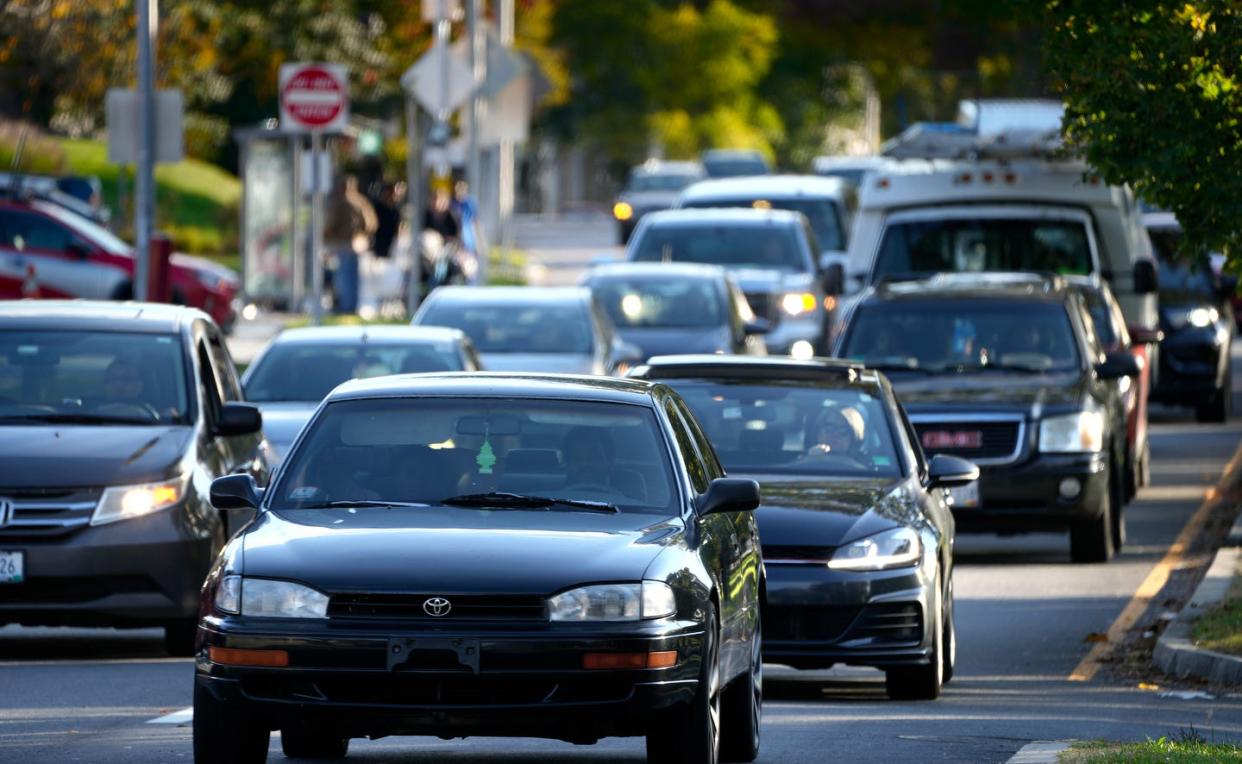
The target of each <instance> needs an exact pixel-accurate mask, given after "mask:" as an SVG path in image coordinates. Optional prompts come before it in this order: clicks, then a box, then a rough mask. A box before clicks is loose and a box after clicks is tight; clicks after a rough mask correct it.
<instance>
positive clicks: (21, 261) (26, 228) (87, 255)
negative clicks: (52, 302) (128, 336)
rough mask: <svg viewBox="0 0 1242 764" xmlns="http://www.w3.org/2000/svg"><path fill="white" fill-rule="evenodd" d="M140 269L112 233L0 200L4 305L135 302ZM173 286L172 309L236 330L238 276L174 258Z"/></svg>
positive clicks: (57, 211) (36, 206)
mask: <svg viewBox="0 0 1242 764" xmlns="http://www.w3.org/2000/svg"><path fill="white" fill-rule="evenodd" d="M134 268H135V264H134V256H133V248H132V247H130V246H129V245H128V244H126V243H125V242H124V241H121V240H120V239H119V238H117V237H116V236H115V235H114V234H113V233H112V232H111V231H109V230H108V229H106V228H104V227H102V226H100V225H97V224H95V223H92V222H91V221H90V220H87V219H86V218H84V217H82V216H80V215H77V214H74V213H73V212H70V211H69V210H67V209H65V208H63V207H61V206H59V205H56V204H51V203H48V202H43V201H39V200H26V199H14V198H3V197H0V299H17V298H20V297H42V298H74V297H76V298H85V299H92V300H129V299H132V298H133V296H134ZM169 285H170V288H171V295H170V296H171V300H172V302H173V303H175V304H178V305H188V306H191V307H195V308H199V309H201V310H203V311H204V312H205V313H207V314H208V315H209V316H211V317H212V319H213V320H214V321H215V322H216V323H217V324H218V325H219V326H220V327H221V328H222V329H224V330H225V331H228V330H229V329H230V328H231V327H232V324H233V321H234V319H235V318H236V316H235V312H234V307H233V298H234V297H235V296H236V295H237V292H238V289H239V288H240V281H239V279H238V278H237V274H235V273H233V272H232V271H231V270H229V269H227V268H224V267H223V266H220V265H217V264H214V263H210V262H209V261H206V260H203V259H202V258H197V257H192V256H189V255H181V254H173V256H172V260H171V267H170V272H169Z"/></svg>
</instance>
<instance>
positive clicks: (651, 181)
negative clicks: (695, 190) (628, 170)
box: [625, 175, 699, 191]
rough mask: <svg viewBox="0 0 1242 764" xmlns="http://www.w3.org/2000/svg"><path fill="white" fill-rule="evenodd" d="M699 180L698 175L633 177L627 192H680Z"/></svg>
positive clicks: (627, 186)
mask: <svg viewBox="0 0 1242 764" xmlns="http://www.w3.org/2000/svg"><path fill="white" fill-rule="evenodd" d="M696 180H699V176H697V175H631V176H630V182H629V183H628V184H627V185H626V187H625V190H626V191H680V190H682V189H683V188H685V187H686V186H688V185H690V184H691V183H693V182H695V181H696Z"/></svg>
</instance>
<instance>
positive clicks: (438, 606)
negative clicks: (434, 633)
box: [423, 597, 453, 618]
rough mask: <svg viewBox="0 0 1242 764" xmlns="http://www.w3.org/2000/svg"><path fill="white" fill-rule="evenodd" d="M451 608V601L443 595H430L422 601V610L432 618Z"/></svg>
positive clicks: (445, 613)
mask: <svg viewBox="0 0 1242 764" xmlns="http://www.w3.org/2000/svg"><path fill="white" fill-rule="evenodd" d="M452 609H453V603H451V602H449V601H448V600H446V599H444V598H443V597H431V598H429V599H427V600H426V601H424V602H423V612H424V613H426V614H427V615H429V616H431V617H432V618H442V617H443V616H446V615H448V614H449V611H450V610H452Z"/></svg>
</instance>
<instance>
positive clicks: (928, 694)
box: [884, 571, 945, 700]
mask: <svg viewBox="0 0 1242 764" xmlns="http://www.w3.org/2000/svg"><path fill="white" fill-rule="evenodd" d="M935 592H936V594H937V598H938V599H943V596H942V595H940V573H939V571H937V573H936V588H935ZM932 612H933V614H934V618H935V621H934V622H933V623H932V628H931V633H932V649H931V655H929V656H928V661H927V663H926V664H925V665H921V666H894V667H893V668H890V669H886V670H885V671H884V689H885V691H886V692H887V693H888V697H889V698H890V699H892V700H935V699H936V698H938V697H940V690H941V688H942V687H943V686H944V633H945V632H944V603H943V602H937V603H936V606H935V607H934V608H933V609H932Z"/></svg>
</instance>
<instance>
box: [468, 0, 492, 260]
mask: <svg viewBox="0 0 1242 764" xmlns="http://www.w3.org/2000/svg"><path fill="white" fill-rule="evenodd" d="M485 2H486V0H466V4H467V10H466V35H467V37H468V38H469V41H470V71H471V74H472V75H473V80H474V93H473V95H471V96H470V134H469V137H468V142H467V149H466V183H467V184H469V186H470V193H471V194H473V195H474V198H475V201H476V204H477V203H478V200H480V199H482V185H483V183H482V181H483V162H482V156H481V154H480V151H479V130H480V128H481V127H482V124H483V95H482V93H480V92H479V91H480V90H481V89H482V87H483V82H484V81H485V80H486V79H487V37H486V35H485V33H484V31H483V10H484V3H485ZM481 228H482V226H480V229H481ZM480 233H482V234H486V233H487V232H486V231H482V230H480ZM479 250H480V257H479V276H478V279H479V283H487V258H486V257H483V256H482V252H485V251H486V250H487V242H485V241H480V242H479Z"/></svg>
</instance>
